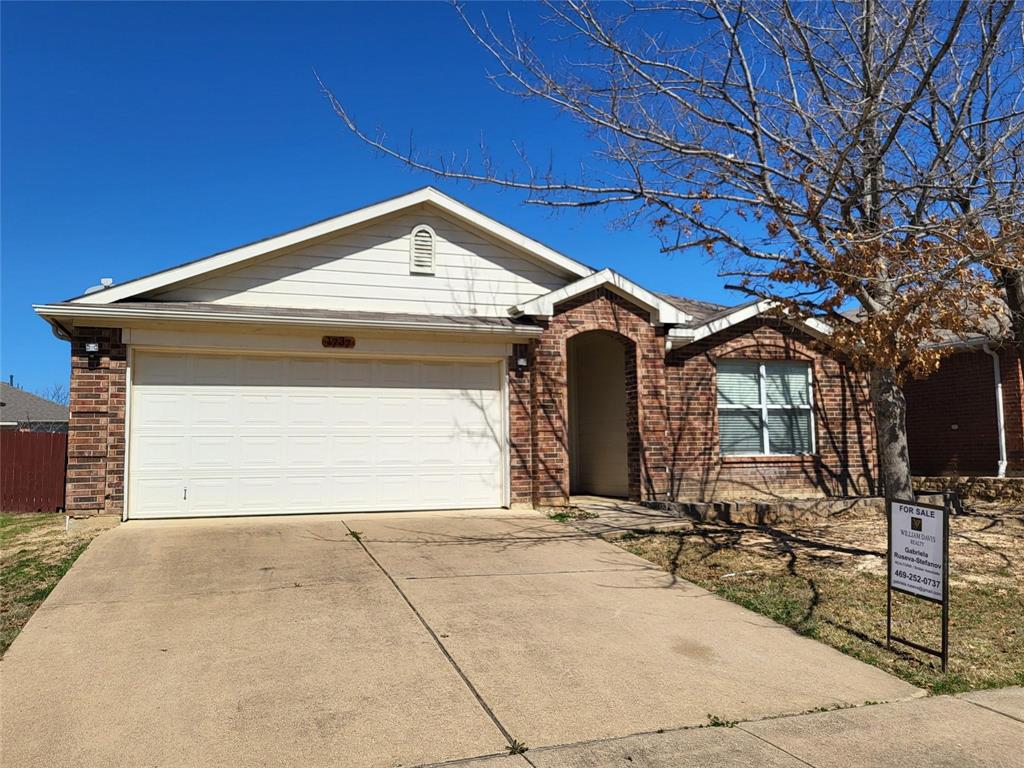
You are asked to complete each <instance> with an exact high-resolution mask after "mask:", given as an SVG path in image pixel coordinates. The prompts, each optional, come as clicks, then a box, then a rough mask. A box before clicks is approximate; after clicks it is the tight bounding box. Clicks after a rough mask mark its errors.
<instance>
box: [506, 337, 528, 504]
mask: <svg viewBox="0 0 1024 768" xmlns="http://www.w3.org/2000/svg"><path fill="white" fill-rule="evenodd" d="M532 358H533V350H532V349H531V345H527V344H515V345H513V346H512V357H511V358H510V359H509V361H508V440H509V453H510V456H509V464H510V466H509V484H510V486H511V488H510V491H511V492H510V500H511V502H512V504H514V505H529V504H531V503H532V502H533V476H532V474H531V473H532V469H533V387H532V385H531V383H530V382H531V378H532V376H531V370H530V361H531V360H532ZM520 359H525V360H526V361H527V362H526V367H524V368H522V369H520V368H519V367H518V362H517V361H518V360H520Z"/></svg>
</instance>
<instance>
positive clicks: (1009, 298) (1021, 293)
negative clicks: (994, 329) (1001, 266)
mask: <svg viewBox="0 0 1024 768" xmlns="http://www.w3.org/2000/svg"><path fill="white" fill-rule="evenodd" d="M1003 288H1004V289H1005V290H1006V306H1008V307H1009V308H1010V322H1011V328H1012V330H1013V342H1014V344H1016V345H1017V349H1019V350H1021V352H1024V269H1008V270H1006V271H1004V272H1003Z"/></svg>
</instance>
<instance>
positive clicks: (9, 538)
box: [0, 512, 102, 655]
mask: <svg viewBox="0 0 1024 768" xmlns="http://www.w3.org/2000/svg"><path fill="white" fill-rule="evenodd" d="M101 530H102V528H99V527H82V528H79V529H72V531H71V532H65V530H64V515H60V514H54V513H52V512H48V513H44V514H18V515H10V514H0V655H3V654H4V653H5V652H6V651H7V649H8V648H9V647H10V645H11V643H12V642H14V638H16V637H17V636H18V633H19V632H20V631H21V628H22V627H24V626H25V624H26V623H27V622H28V620H29V619H30V618H31V617H32V614H33V613H35V610H36V608H38V607H39V604H40V603H42V602H43V600H45V599H46V597H47V595H49V594H50V592H51V591H52V590H53V588H54V587H55V586H57V582H58V581H60V579H61V577H62V576H63V575H64V574H65V573H67V571H68V569H69V568H70V567H71V566H72V564H73V563H74V562H75V560H76V559H77V558H78V556H79V555H80V554H82V552H84V551H85V548H86V547H87V546H89V542H90V541H92V540H93V538H94V537H95V536H96V535H97V534H98V533H100V531H101Z"/></svg>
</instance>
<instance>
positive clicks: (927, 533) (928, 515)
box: [889, 500, 947, 603]
mask: <svg viewBox="0 0 1024 768" xmlns="http://www.w3.org/2000/svg"><path fill="white" fill-rule="evenodd" d="M946 522H947V520H946V511H945V509H943V508H942V507H933V506H931V505H928V504H917V503H912V502H906V501H898V500H890V501H889V585H890V586H891V587H892V589H895V590H898V591H899V592H906V593H907V594H909V595H915V596H917V597H923V598H924V599H925V600H932V601H934V602H936V603H941V602H943V584H944V582H945V579H946V559H945V541H946Z"/></svg>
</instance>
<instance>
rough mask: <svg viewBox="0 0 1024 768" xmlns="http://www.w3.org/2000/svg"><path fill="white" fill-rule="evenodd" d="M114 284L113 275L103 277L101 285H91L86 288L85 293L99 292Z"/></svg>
mask: <svg viewBox="0 0 1024 768" xmlns="http://www.w3.org/2000/svg"><path fill="white" fill-rule="evenodd" d="M113 284H114V278H112V277H101V278H100V284H99V285H91V286H89V287H88V288H86V289H85V293H84V294H83V295H85V296H87V295H89V294H90V293H98V292H99V291H105V290H107V288H110V287H111V286H112V285H113Z"/></svg>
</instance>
